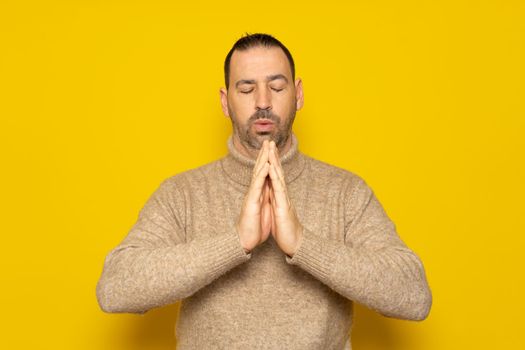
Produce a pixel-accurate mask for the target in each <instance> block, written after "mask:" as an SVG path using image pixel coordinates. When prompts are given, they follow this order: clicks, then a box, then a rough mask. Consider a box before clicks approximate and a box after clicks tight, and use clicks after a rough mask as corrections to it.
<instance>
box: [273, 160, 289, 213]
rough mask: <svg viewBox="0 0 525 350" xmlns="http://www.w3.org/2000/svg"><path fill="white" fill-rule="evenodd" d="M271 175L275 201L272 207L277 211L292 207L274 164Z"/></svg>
mask: <svg viewBox="0 0 525 350" xmlns="http://www.w3.org/2000/svg"><path fill="white" fill-rule="evenodd" d="M269 173H270V179H271V180H272V188H273V198H274V199H275V200H274V201H273V202H272V205H273V206H274V208H276V209H279V208H288V207H289V206H290V202H289V201H288V196H287V195H286V192H285V188H284V186H283V184H282V183H281V180H280V179H279V175H278V174H277V171H276V169H275V165H274V164H270V169H269Z"/></svg>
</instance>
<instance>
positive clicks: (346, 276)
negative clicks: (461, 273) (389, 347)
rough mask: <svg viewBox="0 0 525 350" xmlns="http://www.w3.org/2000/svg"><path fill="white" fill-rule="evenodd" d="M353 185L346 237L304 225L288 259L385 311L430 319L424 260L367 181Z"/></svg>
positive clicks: (351, 296)
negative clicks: (407, 242) (338, 238)
mask: <svg viewBox="0 0 525 350" xmlns="http://www.w3.org/2000/svg"><path fill="white" fill-rule="evenodd" d="M355 181H357V183H355V184H354V183H353V182H355ZM350 184H352V185H351V186H347V191H346V192H345V208H346V213H347V216H348V218H347V221H346V226H345V241H344V242H339V241H335V240H327V239H326V238H321V237H319V236H318V235H316V234H315V232H312V231H311V230H309V229H308V228H306V227H305V228H304V232H303V236H302V239H301V241H300V243H299V244H300V245H299V247H298V248H297V250H296V251H295V254H294V255H293V256H292V257H289V256H286V257H285V259H286V261H287V262H288V263H289V264H292V265H298V266H300V267H301V268H303V269H304V270H306V271H308V272H309V273H310V274H312V275H313V276H315V277H316V278H318V279H319V280H320V281H322V282H323V283H325V284H326V285H328V286H329V287H331V288H332V289H334V290H335V291H336V292H338V293H339V294H341V295H343V296H344V297H346V298H348V299H351V300H354V301H356V302H358V303H361V304H363V305H365V306H367V307H369V308H371V309H373V310H375V311H377V312H379V313H381V314H382V315H384V316H388V317H395V318H400V319H408V320H423V319H425V318H426V317H427V316H428V313H429V312H430V307H431V304H432V294H431V291H430V288H429V286H428V283H427V279H426V274H425V270H424V267H423V264H422V263H421V260H420V259H419V258H418V256H417V255H416V254H415V253H414V252H413V251H411V250H410V249H409V248H408V247H407V246H406V245H405V244H404V243H403V241H402V240H401V239H400V237H399V236H398V234H397V232H396V228H395V225H394V223H393V222H392V221H391V220H390V219H389V217H388V216H387V214H386V212H385V211H384V209H383V207H382V206H381V204H380V203H379V201H378V199H377V198H376V196H375V195H374V193H373V191H372V189H370V187H368V185H367V184H366V183H365V181H364V180H363V179H362V178H360V177H356V178H355V180H354V181H351V182H350Z"/></svg>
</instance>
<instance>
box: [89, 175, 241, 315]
mask: <svg viewBox="0 0 525 350" xmlns="http://www.w3.org/2000/svg"><path fill="white" fill-rule="evenodd" d="M184 212H185V202H184V197H183V195H182V193H181V191H180V190H179V188H178V184H176V182H175V181H172V180H170V179H168V180H165V181H163V182H162V183H161V184H160V186H159V187H158V188H157V190H156V191H155V192H154V193H153V194H152V195H151V196H150V198H149V199H148V201H147V202H146V204H145V205H144V207H143V208H142V210H141V211H140V214H139V217H138V220H137V222H136V223H135V224H134V225H133V227H132V228H131V230H130V231H129V233H128V235H127V236H126V237H125V238H124V240H123V241H122V243H121V244H119V245H118V246H117V247H116V248H114V249H113V250H112V251H110V252H109V254H108V255H107V256H106V259H105V262H104V267H103V271H102V275H101V277H100V280H99V281H98V283H97V287H96V295H97V300H98V303H99V305H100V307H101V309H102V310H103V311H105V312H111V313H116V312H128V313H140V314H142V313H145V312H146V311H148V310H150V309H152V308H156V307H160V306H164V305H167V304H171V303H174V302H176V301H177V300H180V299H183V298H185V297H188V296H190V295H192V294H194V293H195V292H196V291H197V290H199V289H201V288H202V287H204V286H206V285H207V284H209V283H211V282H212V281H213V280H215V279H216V278H218V277H219V276H221V275H222V274H224V273H226V272H227V271H229V270H230V269H232V268H233V267H235V266H237V265H239V264H241V263H242V262H245V261H247V260H248V259H250V258H251V254H246V253H245V251H244V248H243V247H242V246H241V243H240V239H239V234H238V233H237V231H236V229H235V227H233V226H232V227H231V230H229V231H228V232H224V233H221V234H218V235H214V236H212V237H210V238H207V239H202V240H192V241H189V242H186V237H185V229H184V227H185V223H184V220H185V215H184Z"/></svg>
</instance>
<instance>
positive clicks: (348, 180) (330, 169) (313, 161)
mask: <svg viewBox="0 0 525 350" xmlns="http://www.w3.org/2000/svg"><path fill="white" fill-rule="evenodd" d="M304 156H305V158H306V160H307V162H308V164H309V168H310V172H311V174H312V175H313V177H314V178H320V179H323V180H324V181H326V182H342V183H344V184H346V185H349V186H353V185H356V184H358V183H365V180H364V179H363V177H362V176H361V175H360V174H358V173H357V172H356V171H354V170H349V169H346V168H343V167H342V166H338V165H335V164H333V163H330V162H327V161H323V160H320V159H317V158H313V157H312V156H309V155H306V154H305V155H304Z"/></svg>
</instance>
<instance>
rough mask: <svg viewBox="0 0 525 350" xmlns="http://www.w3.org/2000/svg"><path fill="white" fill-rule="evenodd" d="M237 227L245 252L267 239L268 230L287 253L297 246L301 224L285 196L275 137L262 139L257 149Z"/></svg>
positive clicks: (299, 239) (286, 194)
mask: <svg viewBox="0 0 525 350" xmlns="http://www.w3.org/2000/svg"><path fill="white" fill-rule="evenodd" d="M236 229H237V231H238V233H239V236H240V240H241V245H242V246H243V247H244V249H245V251H246V252H247V253H248V252H250V251H251V250H252V249H254V248H255V247H256V246H258V245H259V244H261V243H263V242H264V241H266V239H268V237H269V235H270V234H271V235H272V236H273V238H274V239H275V241H276V243H277V245H278V246H279V248H281V250H282V251H283V252H284V253H285V254H287V255H288V256H290V257H291V256H293V254H294V253H295V251H296V250H297V248H298V247H299V244H300V242H301V239H302V234H303V226H302V225H301V223H300V222H299V219H298V218H297V214H296V212H295V209H294V207H293V205H292V202H291V201H290V198H289V197H288V192H287V190H286V182H285V180H284V173H283V169H282V167H281V162H280V160H279V155H278V153H277V147H276V146H275V142H274V141H267V140H264V142H263V146H262V147H261V150H260V151H259V155H258V157H257V160H256V162H255V166H254V168H253V176H252V181H251V183H250V187H249V189H248V192H247V194H246V196H245V198H244V202H243V206H242V208H241V213H240V215H239V219H238V221H237V223H236Z"/></svg>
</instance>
